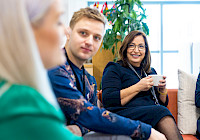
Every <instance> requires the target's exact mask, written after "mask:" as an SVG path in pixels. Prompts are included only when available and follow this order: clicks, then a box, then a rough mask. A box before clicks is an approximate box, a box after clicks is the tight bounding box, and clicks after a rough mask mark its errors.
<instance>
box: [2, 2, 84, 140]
mask: <svg viewBox="0 0 200 140" xmlns="http://www.w3.org/2000/svg"><path fill="white" fill-rule="evenodd" d="M61 2H62V1H61V0H42V1H41V0H0V19H1V22H0V112H1V113H0V140H36V139H37V140H55V139H59V140H82V138H81V137H78V136H75V135H73V134H72V133H71V132H70V131H69V130H68V129H67V128H66V126H65V124H64V123H65V117H64V115H63V113H62V111H61V109H60V107H59V105H58V103H57V101H56V98H55V97H54V94H53V92H52V89H51V87H50V84H49V81H48V76H47V71H46V69H47V68H52V67H55V66H56V65H59V64H63V63H64V62H65V57H64V53H63V52H62V51H61V49H60V47H59V46H60V43H61V42H60V39H61V37H62V36H63V35H64V27H63V25H62V23H61V21H60V16H61V14H62V13H63V9H64V8H63V7H62V6H61V5H62V4H61Z"/></svg>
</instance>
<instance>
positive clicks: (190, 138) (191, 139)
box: [182, 135, 198, 140]
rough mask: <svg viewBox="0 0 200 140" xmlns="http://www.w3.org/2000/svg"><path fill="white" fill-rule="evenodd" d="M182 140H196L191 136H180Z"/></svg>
mask: <svg viewBox="0 0 200 140" xmlns="http://www.w3.org/2000/svg"><path fill="white" fill-rule="evenodd" d="M182 137H183V139H184V140H198V139H197V138H196V137H195V136H193V135H182Z"/></svg>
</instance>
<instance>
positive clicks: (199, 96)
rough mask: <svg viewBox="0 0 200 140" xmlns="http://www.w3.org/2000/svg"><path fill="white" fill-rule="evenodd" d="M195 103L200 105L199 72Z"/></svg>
mask: <svg viewBox="0 0 200 140" xmlns="http://www.w3.org/2000/svg"><path fill="white" fill-rule="evenodd" d="M195 105H196V106H197V107H200V73H199V76H198V79H197V82H196V90H195Z"/></svg>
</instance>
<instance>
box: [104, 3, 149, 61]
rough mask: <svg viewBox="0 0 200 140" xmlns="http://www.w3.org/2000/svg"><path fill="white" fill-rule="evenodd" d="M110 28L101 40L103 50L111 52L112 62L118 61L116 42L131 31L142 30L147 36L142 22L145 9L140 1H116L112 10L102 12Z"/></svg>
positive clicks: (145, 26) (144, 16) (147, 31)
mask: <svg viewBox="0 0 200 140" xmlns="http://www.w3.org/2000/svg"><path fill="white" fill-rule="evenodd" d="M103 14H104V15H105V16H106V18H107V19H108V23H110V26H111V28H109V29H107V30H106V33H105V36H104V39H103V46H102V48H103V49H106V50H108V49H110V50H112V54H113V55H114V61H116V60H117V59H118V53H117V52H118V49H117V44H118V42H122V41H123V39H124V37H125V36H126V35H127V34H128V33H129V32H130V31H133V30H142V31H143V32H144V33H146V35H149V28H148V26H147V24H146V23H145V22H144V19H146V15H145V9H144V8H143V4H142V2H141V1H140V0H116V1H114V5H113V7H112V8H110V9H107V10H104V11H103Z"/></svg>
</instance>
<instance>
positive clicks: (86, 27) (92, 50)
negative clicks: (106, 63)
mask: <svg viewBox="0 0 200 140" xmlns="http://www.w3.org/2000/svg"><path fill="white" fill-rule="evenodd" d="M103 34H104V24H103V23H102V22H100V21H97V20H94V19H89V18H86V17H84V18H82V19H80V20H79V21H78V22H77V23H76V24H75V26H74V28H73V29H71V31H70V32H69V36H68V46H67V50H68V53H70V55H71V56H72V57H73V59H76V61H79V62H80V63H84V62H85V61H86V60H88V59H89V58H90V57H92V56H94V55H95V54H96V52H97V51H98V49H99V47H100V45H101V42H102V39H103Z"/></svg>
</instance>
